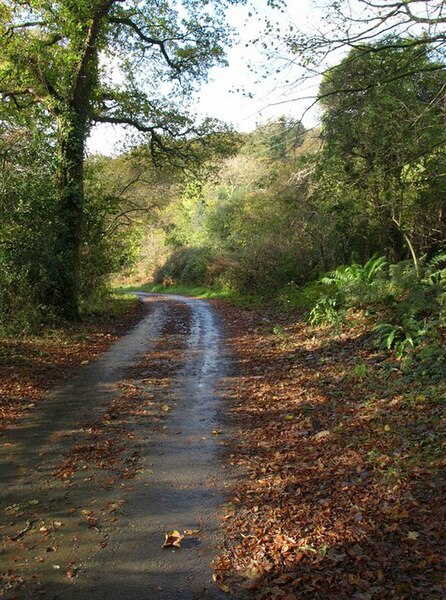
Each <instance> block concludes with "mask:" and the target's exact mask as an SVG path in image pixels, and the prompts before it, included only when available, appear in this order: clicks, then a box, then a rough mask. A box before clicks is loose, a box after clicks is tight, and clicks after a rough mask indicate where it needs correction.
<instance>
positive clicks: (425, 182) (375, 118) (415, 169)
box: [320, 38, 446, 265]
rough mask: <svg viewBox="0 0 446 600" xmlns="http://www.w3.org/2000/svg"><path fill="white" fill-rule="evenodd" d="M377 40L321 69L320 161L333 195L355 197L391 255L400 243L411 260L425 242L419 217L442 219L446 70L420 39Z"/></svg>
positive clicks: (425, 220)
mask: <svg viewBox="0 0 446 600" xmlns="http://www.w3.org/2000/svg"><path fill="white" fill-rule="evenodd" d="M398 41H401V40H400V39H399V40H398ZM383 46H384V48H382V49H381V51H380V52H369V53H364V52H362V50H358V49H355V50H352V51H351V52H350V54H349V55H348V56H347V57H346V58H345V59H344V60H343V61H342V62H341V63H340V64H339V65H338V66H337V67H336V68H332V69H330V70H329V71H328V72H327V73H326V75H325V77H324V80H323V82H322V84H321V88H320V97H321V98H322V99H323V100H322V104H323V106H324V108H325V113H324V115H323V118H322V120H323V137H324V141H325V146H324V151H323V154H322V157H323V161H322V169H325V170H327V169H328V170H333V166H335V172H336V176H337V178H338V180H339V182H341V183H343V184H344V186H343V189H342V190H341V192H340V196H341V197H342V198H343V199H344V200H345V198H346V197H348V196H350V197H353V198H356V200H355V202H356V203H360V205H361V206H363V209H362V213H363V214H364V213H365V214H368V217H369V219H370V221H371V222H375V223H376V222H377V223H378V224H379V226H380V229H381V232H382V234H383V239H381V243H380V244H379V245H381V247H382V245H385V246H386V247H387V249H388V250H390V251H391V252H393V253H394V257H395V258H397V259H398V258H401V253H402V247H403V246H404V243H405V244H406V245H407V247H408V249H409V250H410V253H411V255H412V258H413V260H414V263H415V265H417V250H423V251H425V250H427V251H428V250H429V249H430V247H431V246H432V239H429V236H428V234H427V233H426V232H424V233H422V229H423V225H427V227H425V229H426V230H429V229H430V228H431V227H432V226H434V225H435V227H434V228H437V227H438V226H440V227H442V223H441V221H442V219H443V217H442V214H443V212H444V210H443V209H444V204H445V200H446V198H445V196H444V193H442V192H441V186H439V179H438V178H439V177H440V178H441V179H442V180H443V185H444V183H445V182H444V167H445V166H446V163H445V155H444V152H443V150H442V149H443V148H444V144H445V142H446V137H445V133H444V111H443V94H444V89H445V87H446V76H445V72H444V69H439V68H438V67H439V63H438V61H437V60H435V59H434V58H433V57H432V54H431V49H430V48H429V46H427V45H424V46H421V45H418V46H407V47H405V46H403V45H402V46H394V45H393V43H392V38H388V39H387V40H385V41H384V42H383ZM374 48H375V47H374ZM375 49H376V48H375ZM434 56H435V54H434ZM440 66H443V65H441V64H440ZM394 73H400V74H401V75H404V77H398V78H395V77H393V76H392V74H394ZM377 81H381V82H382V84H381V85H379V86H377V85H375V83H376V82H377ZM324 161H325V164H324ZM434 164H435V165H436V166H435V167H433V165H434ZM440 165H442V167H441V168H440ZM441 173H443V175H441ZM439 174H440V175H439ZM352 192H353V196H352ZM422 198H423V199H422ZM438 205H440V206H442V209H441V210H440V211H438V212H436V206H438ZM435 219H437V222H436V223H434V221H435ZM375 237H376V231H375ZM415 241H416V243H415ZM366 258H367V257H366Z"/></svg>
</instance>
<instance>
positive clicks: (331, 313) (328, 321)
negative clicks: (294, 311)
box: [308, 296, 341, 326]
mask: <svg viewBox="0 0 446 600" xmlns="http://www.w3.org/2000/svg"><path fill="white" fill-rule="evenodd" d="M308 322H309V323H310V325H332V326H338V325H339V324H340V322H341V314H340V312H339V301H338V300H337V299H336V298H330V297H328V296H322V297H321V298H320V299H319V300H318V301H317V302H316V304H315V305H314V306H313V308H312V309H311V311H310V314H309V317H308Z"/></svg>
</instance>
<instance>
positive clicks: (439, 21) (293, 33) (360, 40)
mask: <svg viewBox="0 0 446 600" xmlns="http://www.w3.org/2000/svg"><path fill="white" fill-rule="evenodd" d="M317 8H318V10H319V14H320V18H319V19H318V23H317V29H309V28H308V27H306V28H304V29H299V27H298V26H296V25H292V26H291V27H290V30H289V32H288V34H287V35H281V36H280V39H279V44H278V46H279V51H278V52H277V50H276V52H275V54H276V55H277V54H280V55H281V56H283V45H285V46H286V47H287V48H288V50H289V51H290V53H291V58H290V59H289V60H287V61H286V65H285V68H287V69H288V68H289V66H290V63H291V64H293V65H296V66H298V67H300V69H301V72H300V75H299V76H297V77H296V80H295V81H294V84H293V85H294V87H295V88H299V86H302V84H303V83H304V82H306V86H305V89H308V81H309V80H312V79H313V78H319V77H320V76H321V75H323V74H324V73H326V72H327V70H329V69H330V68H335V67H332V65H333V62H334V60H336V63H337V62H338V60H339V55H340V53H341V52H343V51H350V50H352V49H354V50H355V51H356V52H355V53H352V54H350V59H349V60H351V61H353V62H354V61H356V60H360V58H361V57H362V56H363V55H367V54H370V53H373V54H384V53H385V52H386V51H387V50H392V49H399V48H400V49H405V48H408V49H409V48H418V47H420V48H421V49H422V48H423V47H425V46H426V44H429V45H430V47H431V49H432V52H435V54H436V56H437V58H438V59H441V57H442V58H443V62H444V56H445V50H446V7H445V3H444V1H443V0H325V2H323V3H322V5H321V3H319V2H318V3H317ZM270 33H272V30H271V31H270ZM386 38H387V42H386V43H384V40H385V39H386ZM440 62H441V61H440ZM425 66H426V65H422V64H419V65H417V66H416V67H415V66H414V69H416V70H418V72H419V71H420V70H423V69H424V68H425ZM428 68H429V69H430V68H432V65H429V67H428ZM437 68H441V67H439V66H438V65H437ZM381 75H383V74H381ZM386 76H387V78H388V80H392V81H393V80H399V79H404V78H405V77H410V72H409V71H406V72H400V71H399V70H398V69H397V70H396V71H394V72H388V73H387V75H386ZM381 83H384V81H382V80H379V81H378V80H376V81H374V82H373V85H380V84H381ZM351 91H353V90H351ZM356 93H357V94H360V93H361V90H356ZM307 99H310V98H307ZM318 100H319V98H314V99H313V103H312V104H311V106H310V107H309V108H308V109H307V110H309V109H310V108H312V107H313V106H314V105H315V104H316V103H317V102H318Z"/></svg>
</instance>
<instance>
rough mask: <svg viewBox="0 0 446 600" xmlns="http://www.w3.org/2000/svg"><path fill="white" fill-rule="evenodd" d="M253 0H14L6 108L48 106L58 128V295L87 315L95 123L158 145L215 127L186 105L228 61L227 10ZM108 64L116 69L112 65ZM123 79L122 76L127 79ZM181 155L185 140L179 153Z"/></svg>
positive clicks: (1, 11)
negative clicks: (88, 175)
mask: <svg viewBox="0 0 446 600" xmlns="http://www.w3.org/2000/svg"><path fill="white" fill-rule="evenodd" d="M239 1H243V0H224V1H220V0H219V1H217V0H182V2H181V3H176V2H174V1H173V0H172V1H171V0H162V1H159V0H144V1H143V2H141V1H139V0H128V1H124V0H77V1H76V2H73V1H72V0H62V1H61V2H58V3H54V2H50V1H48V0H25V1H23V0H6V1H5V2H3V3H2V5H1V6H0V40H1V45H2V57H1V59H0V98H1V100H2V109H1V110H2V112H3V114H6V113H7V114H8V115H11V114H19V113H21V112H26V111H30V110H32V111H36V110H38V111H40V114H41V115H44V116H45V118H46V119H48V123H47V125H46V127H47V131H48V132H50V131H55V132H56V142H55V151H56V156H57V164H56V171H57V173H56V185H57V212H58V218H57V219H56V221H57V231H56V233H55V240H54V249H53V250H54V255H55V258H56V265H57V268H56V272H55V277H54V280H53V286H52V288H53V289H52V292H51V298H50V299H49V300H50V301H51V303H52V304H53V306H54V307H55V308H56V309H57V311H58V312H59V314H61V315H63V316H65V317H68V318H70V319H78V318H79V286H80V249H81V244H82V235H83V221H84V186H83V182H84V167H83V160H84V151H85V141H86V139H87V137H88V135H89V132H90V130H91V127H92V125H93V124H94V123H113V124H124V125H127V126H129V127H133V128H135V129H136V130H139V131H141V132H144V133H146V134H147V135H149V136H150V142H149V143H150V146H151V149H152V151H153V152H154V153H155V152H156V151H159V150H162V151H165V152H169V151H170V148H169V143H168V142H169V140H170V139H173V138H178V137H181V138H183V139H185V140H186V147H185V148H183V151H184V152H186V151H187V139H188V136H190V135H193V136H195V137H196V136H197V135H200V133H203V132H204V131H206V128H205V127H204V128H202V129H200V128H198V127H196V126H195V125H194V123H193V120H192V119H191V118H190V117H188V116H187V115H186V114H184V112H181V111H179V110H178V108H177V107H178V105H180V106H181V104H184V102H185V99H186V98H187V97H188V95H189V94H190V92H191V91H192V89H193V88H194V86H195V84H196V83H197V82H198V81H200V80H201V79H203V78H204V77H205V76H206V72H207V70H208V69H209V67H211V66H212V65H214V64H216V63H217V62H219V61H222V60H223V58H224V54H223V45H224V42H225V41H226V39H227V35H228V32H227V29H226V28H225V26H224V20H223V14H224V9H225V8H226V7H227V6H228V5H229V4H235V3H237V2H239ZM107 66H108V68H107ZM118 81H119V83H117V82H118ZM178 151H180V152H181V149H179V148H178V146H176V148H175V152H178Z"/></svg>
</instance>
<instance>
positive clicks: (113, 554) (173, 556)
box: [0, 294, 228, 600]
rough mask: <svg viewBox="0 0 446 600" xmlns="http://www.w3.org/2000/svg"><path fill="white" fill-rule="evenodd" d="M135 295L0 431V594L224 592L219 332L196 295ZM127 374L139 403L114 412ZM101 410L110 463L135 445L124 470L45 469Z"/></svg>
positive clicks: (180, 598) (183, 596) (57, 465)
mask: <svg viewBox="0 0 446 600" xmlns="http://www.w3.org/2000/svg"><path fill="white" fill-rule="evenodd" d="M139 295H140V298H141V300H142V301H143V302H145V303H147V304H148V305H149V306H150V312H149V314H148V316H147V317H146V318H145V319H144V320H143V321H141V322H140V323H139V325H138V326H137V327H136V328H135V329H134V330H133V331H132V332H131V333H130V334H128V335H127V336H125V337H124V338H122V339H121V340H120V341H119V342H118V343H117V344H116V345H115V346H114V347H113V348H112V349H111V350H109V351H108V352H107V353H106V354H105V355H104V357H103V359H101V360H100V361H98V362H96V363H94V364H92V365H89V366H87V367H85V368H84V370H83V372H82V373H81V374H80V375H79V376H78V377H76V378H75V379H73V380H71V381H70V382H69V383H68V384H67V385H66V386H65V387H64V388H61V389H59V390H57V391H56V392H53V393H52V394H51V395H50V397H49V398H48V400H47V401H46V403H44V404H43V405H42V408H40V409H36V411H35V414H34V415H33V416H32V417H28V419H26V420H24V421H23V422H21V423H20V424H19V426H18V427H16V428H15V429H14V430H11V431H9V432H6V435H5V436H4V437H3V438H1V439H0V491H1V498H2V507H1V513H0V533H1V535H2V538H3V542H2V546H1V553H0V565H1V566H0V575H2V576H3V580H2V582H1V586H0V590H2V591H3V596H4V597H6V598H8V597H9V598H18V599H21V598H36V599H38V598H43V599H48V598H52V599H56V598H67V599H69V598H77V599H79V600H83V599H84V598H85V599H86V598H89V599H97V600H99V599H101V598H107V599H111V600H113V599H121V598H123V599H124V598H125V599H132V598H134V599H138V600H143V599H151V598H154V599H160V600H174V599H177V600H189V599H190V600H192V599H195V598H197V599H198V598H212V599H214V598H215V599H216V598H220V597H221V596H222V594H221V592H220V591H219V589H218V588H217V587H216V586H215V585H214V584H213V583H212V580H211V574H212V570H211V561H212V557H213V555H214V554H215V551H216V546H217V544H218V536H217V533H216V528H217V512H218V510H219V508H220V507H221V504H222V502H223V498H222V489H223V488H224V485H225V476H224V475H225V473H224V470H223V468H222V465H221V463H219V461H218V456H217V453H218V449H219V445H220V444H224V439H225V435H224V431H222V430H221V426H220V425H219V422H218V411H219V410H220V407H221V400H222V397H221V396H222V393H223V392H222V389H223V388H222V386H223V385H224V382H225V378H226V377H227V374H228V363H227V357H226V356H225V351H224V344H223V339H222V337H221V332H220V331H219V327H218V325H217V323H216V321H215V317H214V315H213V313H212V310H211V308H210V306H209V305H208V304H207V303H206V302H204V301H200V300H195V299H187V298H182V297H178V296H159V295H151V294H150V295H148V294H139ZM144 359H145V363H144ZM141 361H142V362H141ZM135 364H136V365H139V367H138V368H137V369H136V370H135V368H134V365H135ZM132 369H133V370H132ZM129 372H130V373H131V375H130V377H129ZM125 386H129V387H130V388H131V389H132V390H137V396H136V400H135V402H137V403H138V404H137V407H136V408H134V410H132V416H131V417H130V418H127V417H126V418H125V419H124V418H123V417H122V415H119V418H118V417H117V416H116V414H115V415H113V414H111V413H110V409H109V406H110V403H111V402H113V400H114V399H116V398H117V397H119V394H120V393H122V389H125ZM107 411H108V412H109V413H110V417H109V418H110V422H111V421H112V417H114V419H115V420H116V421H119V420H120V421H126V422H125V427H124V426H123V427H122V429H117V430H116V431H117V432H118V433H120V435H121V436H122V441H123V450H122V452H121V454H122V456H123V458H122V461H123V462H122V464H130V463H131V461H132V460H134V459H135V456H137V457H138V463H137V469H136V473H135V474H134V475H135V476H133V475H132V476H131V477H130V476H129V478H126V475H125V474H124V476H123V475H122V471H123V470H122V469H121V472H120V475H119V476H118V475H117V468H115V473H114V474H113V476H111V474H110V470H109V471H107V470H104V469H102V470H98V469H95V468H93V467H92V466H91V464H83V465H82V467H79V468H77V469H76V470H74V471H73V473H72V474H71V473H70V476H69V477H55V475H54V474H55V473H57V472H58V470H59V471H60V469H61V464H64V459H65V457H66V456H67V455H69V452H70V448H72V447H74V446H75V445H76V444H78V446H79V444H81V442H82V443H84V442H85V440H84V438H85V436H87V438H88V435H89V434H91V424H92V423H93V422H95V421H96V420H98V419H101V418H102V417H103V415H104V413H106V412H107ZM106 422H107V423H108V422H109V421H106ZM112 425H115V422H114V421H113V423H112ZM115 437H116V436H115ZM118 437H119V436H118ZM124 437H125V443H124ZM129 440H130V441H129ZM117 441H119V440H116V439H114V440H113V443H114V444H116V442H117ZM110 444H111V441H110ZM84 446H85V443H84ZM135 449H136V450H135ZM132 451H133V453H132ZM132 457H133V458H132ZM126 461H127V462H126ZM129 461H130V462H129ZM120 464H121V463H120ZM126 469H127V467H126ZM125 472H127V471H126V470H125ZM129 473H130V472H129ZM130 474H131V473H130ZM26 529H27V531H25V532H24V533H23V534H21V532H23V531H24V530H26ZM173 529H178V530H179V531H181V532H184V531H187V532H188V535H186V537H185V539H184V540H183V543H182V547H181V548H180V549H172V548H166V549H163V548H162V547H161V546H162V543H163V541H164V533H165V532H166V531H169V530H173ZM17 536H18V537H17ZM14 538H17V539H14ZM1 595H2V594H1V593H0V596H1Z"/></svg>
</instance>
